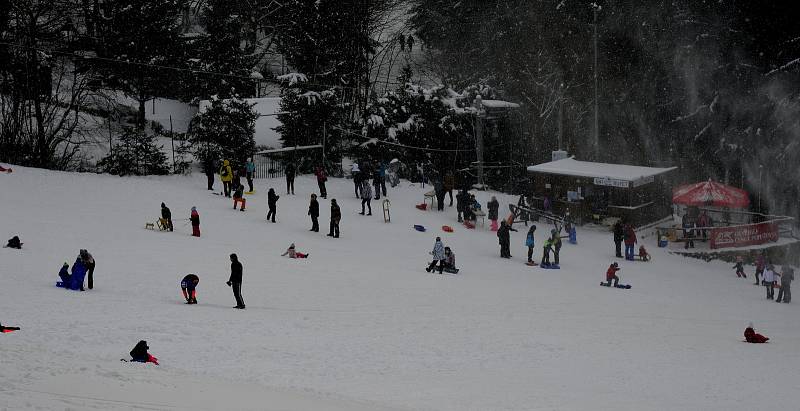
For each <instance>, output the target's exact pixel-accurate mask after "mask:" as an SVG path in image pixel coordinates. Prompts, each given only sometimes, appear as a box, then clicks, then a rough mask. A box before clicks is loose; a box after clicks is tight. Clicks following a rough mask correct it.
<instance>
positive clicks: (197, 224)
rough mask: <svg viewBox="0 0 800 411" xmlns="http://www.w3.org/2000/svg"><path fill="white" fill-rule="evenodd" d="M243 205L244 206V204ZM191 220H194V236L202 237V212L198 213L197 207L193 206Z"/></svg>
mask: <svg viewBox="0 0 800 411" xmlns="http://www.w3.org/2000/svg"><path fill="white" fill-rule="evenodd" d="M242 206H244V204H243V205H242ZM189 221H191V222H192V236H193V237H200V214H198V213H197V207H192V213H191V214H190V215H189Z"/></svg>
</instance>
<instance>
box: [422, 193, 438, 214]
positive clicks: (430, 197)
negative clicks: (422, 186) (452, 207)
mask: <svg viewBox="0 0 800 411" xmlns="http://www.w3.org/2000/svg"><path fill="white" fill-rule="evenodd" d="M428 200H431V207H430V208H429V210H433V203H434V202H435V201H436V192H435V191H433V190H431V191H428V192H427V193H425V194H423V202H424V203H425V204H428Z"/></svg>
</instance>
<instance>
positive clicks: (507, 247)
mask: <svg viewBox="0 0 800 411" xmlns="http://www.w3.org/2000/svg"><path fill="white" fill-rule="evenodd" d="M511 231H517V230H515V229H513V228H512V227H511V226H509V225H508V223H506V221H505V220H503V221H501V222H500V228H498V229H497V239H498V240H499V242H500V257H502V258H511Z"/></svg>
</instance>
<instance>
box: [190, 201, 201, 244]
mask: <svg viewBox="0 0 800 411" xmlns="http://www.w3.org/2000/svg"><path fill="white" fill-rule="evenodd" d="M189 221H191V223H192V237H200V214H198V213H197V207H192V213H191V214H190V215H189Z"/></svg>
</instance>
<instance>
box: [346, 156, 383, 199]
mask: <svg viewBox="0 0 800 411" xmlns="http://www.w3.org/2000/svg"><path fill="white" fill-rule="evenodd" d="M350 175H351V176H352V177H353V187H354V189H355V194H356V198H360V199H361V200H371V199H372V198H373V196H374V198H375V200H380V199H381V195H383V196H384V197H385V196H386V164H384V163H382V162H380V163H378V164H376V165H375V166H373V165H372V164H370V163H369V162H362V163H361V165H360V166H359V164H358V162H353V164H352V165H351V166H350ZM370 180H372V182H371V183H370ZM367 194H368V195H367Z"/></svg>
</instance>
